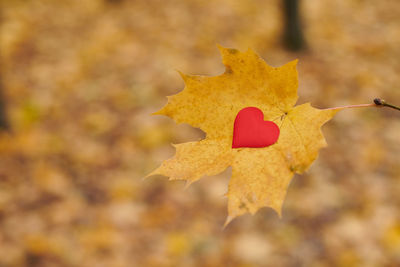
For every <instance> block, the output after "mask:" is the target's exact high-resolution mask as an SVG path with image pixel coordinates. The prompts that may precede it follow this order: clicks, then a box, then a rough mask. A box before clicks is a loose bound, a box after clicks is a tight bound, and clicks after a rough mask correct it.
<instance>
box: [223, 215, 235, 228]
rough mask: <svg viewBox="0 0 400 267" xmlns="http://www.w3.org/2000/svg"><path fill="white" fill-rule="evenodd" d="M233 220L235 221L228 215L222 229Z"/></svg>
mask: <svg viewBox="0 0 400 267" xmlns="http://www.w3.org/2000/svg"><path fill="white" fill-rule="evenodd" d="M233 219H235V217H233V216H230V215H228V216H227V217H226V220H225V223H224V226H223V229H225V228H226V227H227V226H228V224H229V223H231V222H232V221H233Z"/></svg>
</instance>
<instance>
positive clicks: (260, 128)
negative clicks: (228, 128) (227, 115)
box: [232, 107, 279, 148]
mask: <svg viewBox="0 0 400 267" xmlns="http://www.w3.org/2000/svg"><path fill="white" fill-rule="evenodd" d="M278 137H279V127H278V125H276V124H275V123H274V122H272V121H264V114H263V112H262V111H261V110H260V109H258V108H255V107H247V108H244V109H242V110H241V111H239V113H238V114H237V115H236V119H235V124H234V126H233V140H232V148H238V147H266V146H270V145H273V144H275V143H276V141H278Z"/></svg>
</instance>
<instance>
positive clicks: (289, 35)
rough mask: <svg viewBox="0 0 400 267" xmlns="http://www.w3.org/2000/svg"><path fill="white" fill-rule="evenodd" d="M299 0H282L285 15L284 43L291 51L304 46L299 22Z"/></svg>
mask: <svg viewBox="0 0 400 267" xmlns="http://www.w3.org/2000/svg"><path fill="white" fill-rule="evenodd" d="M299 1H300V0H284V1H283V9H284V15H285V32H284V39H283V41H284V45H285V47H286V48H287V49H289V50H292V51H299V50H301V49H303V48H304V47H305V42H304V37H303V32H302V29H301V23H300V12H299Z"/></svg>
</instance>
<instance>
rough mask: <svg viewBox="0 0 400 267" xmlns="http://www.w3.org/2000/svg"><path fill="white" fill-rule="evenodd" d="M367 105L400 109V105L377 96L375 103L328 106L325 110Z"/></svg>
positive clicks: (364, 106)
mask: <svg viewBox="0 0 400 267" xmlns="http://www.w3.org/2000/svg"><path fill="white" fill-rule="evenodd" d="M366 107H377V108H381V107H389V108H393V109H397V110H400V107H398V106H395V105H392V104H389V103H386V101H385V100H383V99H380V98H375V99H374V103H373V104H359V105H348V106H342V107H334V108H326V109H325V110H331V109H345V108H366Z"/></svg>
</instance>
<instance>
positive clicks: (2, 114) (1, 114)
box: [0, 73, 9, 130]
mask: <svg viewBox="0 0 400 267" xmlns="http://www.w3.org/2000/svg"><path fill="white" fill-rule="evenodd" d="M8 129H9V124H8V121H7V116H6V107H5V101H4V96H3V86H2V83H1V73H0V130H8Z"/></svg>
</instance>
